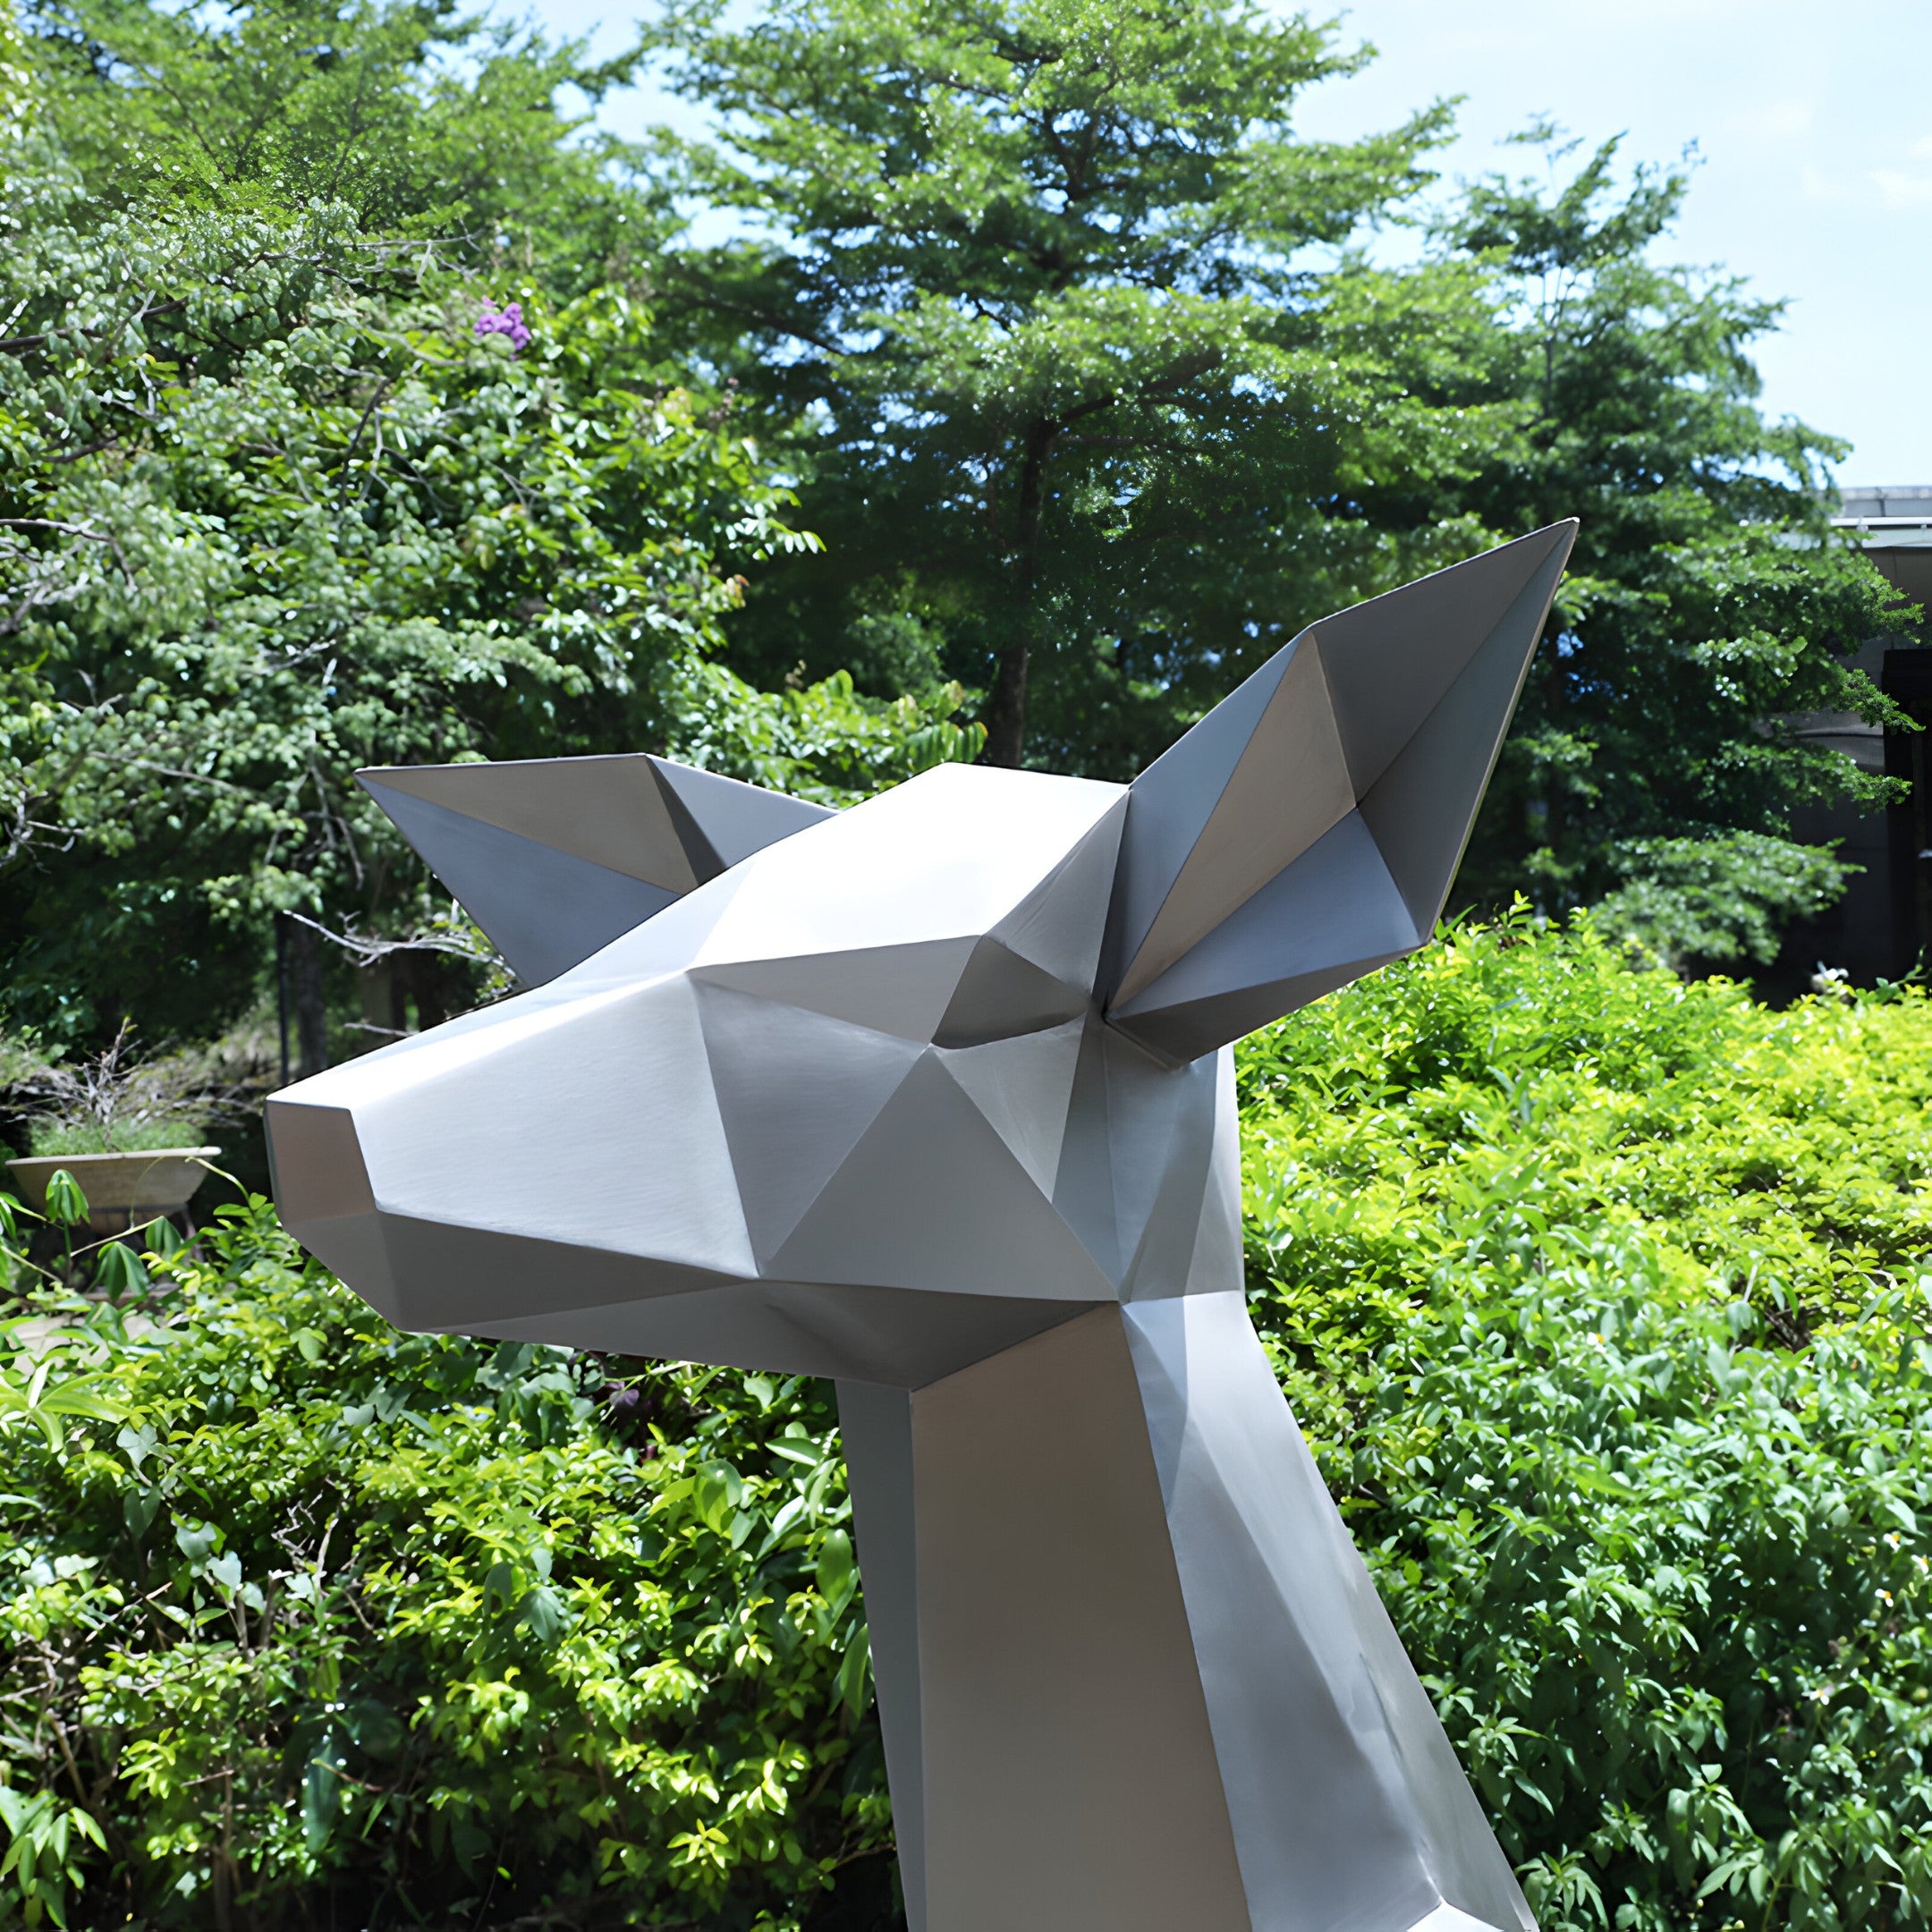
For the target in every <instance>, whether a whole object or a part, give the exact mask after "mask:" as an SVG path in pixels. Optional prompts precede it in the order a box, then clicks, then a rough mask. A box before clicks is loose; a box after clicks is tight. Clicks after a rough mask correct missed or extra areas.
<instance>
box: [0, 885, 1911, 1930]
mask: <svg viewBox="0 0 1932 1932" xmlns="http://www.w3.org/2000/svg"><path fill="white" fill-rule="evenodd" d="M1239 1065H1240V1076H1241V1090H1242V1097H1243V1119H1244V1132H1245V1134H1246V1139H1247V1158H1248V1189H1249V1260H1250V1295H1251V1301H1252V1305H1253V1309H1254V1312H1255V1315H1256V1318H1257V1320H1258V1324H1259V1326H1260V1327H1261V1329H1262V1332H1263V1335H1264V1339H1265V1341H1266V1343H1267V1346H1268V1347H1269V1349H1270V1351H1271V1352H1272V1353H1273V1355H1274V1358H1275V1361H1276V1364H1277V1367H1278V1369H1279V1372H1280V1374H1281V1376H1282V1377H1283V1380H1284V1385H1286V1387H1287V1388H1288V1390H1289V1394H1290V1397H1291V1400H1292V1402H1293V1403H1294V1406H1295V1408H1296V1410H1297V1412H1298V1413H1299V1414H1300V1415H1301V1418H1302V1419H1303V1421H1304V1424H1305V1425H1306V1426H1307V1428H1308V1429H1309V1436H1310V1438H1311V1440H1312V1442H1313V1444H1314V1446H1315V1450H1316V1453H1317V1454H1318V1458H1319V1459H1320V1461H1321V1463H1322V1467H1323V1470H1324V1472H1325V1474H1326V1477H1327V1479H1328V1480H1329V1482H1330V1484H1331V1486H1332V1487H1333V1488H1334V1490H1335V1494H1336V1496H1338V1497H1339V1498H1340V1500H1341V1502H1342V1504H1343V1510H1344V1513H1346V1514H1347V1516H1348V1517H1349V1520H1350V1521H1351V1523H1352V1527H1353V1529H1354V1530H1355V1533H1356V1535H1357V1537H1358V1538H1359V1539H1360V1542H1361V1544H1362V1546H1363V1547H1364V1550H1365V1552H1366V1553H1367V1555H1368V1556H1369V1563H1370V1566H1371V1568H1372V1569H1373V1571H1374V1572H1375V1574H1376V1577H1377V1582H1378V1585H1379V1587H1380V1588H1381V1589H1382V1591H1383V1594H1384V1596H1385V1600H1386V1601H1387V1602H1388V1604H1389V1606H1390V1609H1391V1611H1392V1612H1393V1614H1394V1617H1395V1621H1396V1623H1397V1625H1398V1627H1399V1628H1400V1630H1401V1631H1402V1635H1403V1638H1404V1640H1405V1641H1406V1642H1407V1643H1408V1645H1409V1647H1410V1649H1411V1655H1412V1656H1413V1657H1415V1659H1416V1661H1417V1664H1418V1666H1419V1668H1420V1669H1421V1670H1422V1671H1423V1672H1424V1674H1425V1677H1426V1679H1427V1681H1428V1682H1429V1683H1430V1685H1431V1688H1432V1690H1433V1691H1434V1692H1435V1694H1436V1699H1437V1702H1438V1705H1439V1707H1440V1708H1441V1709H1442V1711H1443V1713H1444V1716H1445V1721H1446V1723H1447V1724H1448V1725H1449V1728H1450V1731H1451V1733H1452V1735H1453V1738H1454V1740H1455V1741H1456V1744H1457V1747H1458V1749H1459V1750H1460V1751H1461V1752H1462V1758H1463V1762H1464V1763H1465V1764H1466V1765H1467V1766H1468V1767H1470V1772H1471V1775H1472V1776H1473V1777H1474V1780H1475V1782H1476V1784H1477V1787H1478V1790H1479V1792H1480V1793H1481V1795H1482V1797H1483V1799H1484V1800H1485V1801H1486V1803H1487V1806H1488V1807H1489V1809H1490V1812H1491V1815H1492V1816H1493V1818H1495V1819H1496V1825H1497V1828H1498V1831H1499V1833H1500V1835H1501V1836H1502V1838H1503V1840H1504V1843H1505V1845H1506V1846H1507V1848H1508V1850H1509V1852H1510V1853H1511V1856H1512V1857H1513V1859H1514V1860H1516V1861H1517V1863H1518V1867H1519V1868H1520V1869H1521V1871H1522V1873H1523V1875H1524V1879H1525V1883H1526V1885H1528V1887H1529V1889H1530V1893H1531V1894H1532V1897H1533V1898H1534V1900H1535V1902H1536V1903H1537V1907H1538V1912H1539V1914H1540V1916H1541V1919H1542V1922H1543V1925H1544V1928H1545V1932H1571V1928H1575V1932H1590V1928H1599V1927H1601V1928H1610V1927H1615V1928H1620V1932H1664V1928H1672V1932H1726V1928H1732V1932H1739V1928H1747V1927H1748V1928H1750V1932H1780V1928H1794V1932H1797V1928H1802V1932H1814V1928H1815V1932H1839V1928H1843V1932H1855V1928H1860V1932H1861V1928H1872V1932H1879V1928H1884V1932H1890V1928H1894V1927H1897V1928H1906V1927H1918V1926H1926V1925H1928V1924H1932V1779H1928V1771H1927V1762H1928V1750H1932V1715H1928V1712H1932V1701H1928V1697H1932V1667H1928V1665H1932V1659H1928V1652H1927V1646H1926V1643H1925V1641H1924V1640H1923V1639H1922V1638H1921V1636H1920V1625H1921V1623H1922V1621H1923V1619H1924V1617H1925V1615H1926V1614H1927V1612H1928V1607H1932V1603H1928V1590H1932V1583H1928V1576H1927V1568H1928V1555H1932V1552H1928V1546H1927V1538H1926V1536H1925V1532H1924V1530H1923V1528H1922V1527H1921V1520H1922V1519H1923V1517H1924V1516H1925V1515H1926V1513H1927V1511H1928V1508H1932V1446H1928V1444H1927V1441H1926V1438H1925V1432H1924V1431H1923V1430H1922V1428H1920V1426H1919V1418H1920V1414H1921V1412H1922V1411H1923V1408H1924V1405H1925V1402H1926V1397H1927V1374H1928V1370H1927V1366H1926V1363H1925V1360H1923V1356H1922V1343H1921V1339H1920V1336H1921V1332H1922V1331H1923V1330H1925V1329H1926V1328H1927V1327H1928V1325H1932V1294H1928V1281H1927V1280H1926V1278H1925V1276H1926V1274H1927V1271H1928V1250H1932V1241H1928V1234H1932V1192H1928V1187H1932V1132H1928V1126H1927V1121H1928V1112H1927V1108H1928V1101H1932V1006H1928V1003H1927V1001H1926V1000H1925V999H1924V998H1923V997H1922V996H1920V995H1919V994H1918V993H1916V992H1897V993H1894V994H1891V995H1888V996H1885V997H1876V996H1873V997H1865V998H1859V999H1841V998H1835V997H1834V998H1826V999H1818V1000H1812V1001H1806V1002H1802V1003H1801V1004H1798V1005H1796V1006H1794V1007H1792V1009H1790V1010H1789V1011H1787V1012H1784V1013H1773V1012H1770V1011H1768V1010H1767V1009H1765V1008H1763V1007H1760V1006H1758V1005H1757V1004H1754V1003H1753V1002H1752V1001H1751V1000H1750V997H1749V996H1748V995H1747V994H1746V993H1745V992H1744V991H1743V990H1742V989H1741V988H1740V987H1734V986H1731V985H1727V984H1725V983H1723V982H1718V981H1710V982H1705V983H1702V984H1698V985H1692V986H1685V985H1682V984H1680V983H1679V982H1678V981H1677V980H1676V979H1673V978H1671V977H1670V976H1668V975H1666V974H1663V973H1658V972H1651V971H1640V970H1633V969H1632V968H1631V965H1630V963H1629V962H1628V960H1627V958H1626V956H1625V955H1624V954H1623V953H1622V952H1620V951H1619V950H1618V949H1617V948H1616V947H1614V945H1610V944H1609V943H1607V942H1606V940H1605V939H1604V938H1602V937H1601V936H1599V935H1598V934H1597V932H1595V931H1594V930H1593V929H1592V928H1590V927H1589V925H1588V924H1583V925H1580V926H1578V927H1576V928H1572V929H1571V930H1568V931H1558V930H1552V929H1547V928H1542V927H1540V926H1538V924H1537V923H1536V922H1534V921H1533V920H1530V919H1528V918H1527V917H1525V916H1521V915H1519V916H1518V917H1515V918H1513V919H1510V920H1507V921H1504V923H1503V924H1501V925H1499V926H1496V927H1493V928H1470V929H1463V930H1459V931H1455V932H1453V933H1451V934H1449V935H1447V936H1445V938H1444V939H1443V941H1442V942H1441V943H1440V944H1438V945H1436V946H1434V947H1431V948H1430V949H1429V950H1428V952H1427V953H1423V954H1421V955H1419V957H1417V958H1416V959H1415V960H1413V961H1411V962H1407V963H1405V964H1404V965H1402V966H1400V967H1397V968H1394V969H1392V970H1388V971H1385V972H1384V973H1381V974H1379V975H1377V976H1376V977H1375V978H1374V979H1370V980H1368V981H1366V982H1364V983H1363V984H1362V985H1360V986H1359V987H1354V988H1352V989H1351V990H1350V991H1348V992H1347V993H1344V994H1342V995H1339V996H1335V998H1332V999H1329V1000H1326V1001H1324V1002H1322V1003H1321V1004H1319V1005H1318V1006H1316V1007H1314V1008H1312V1009H1310V1010H1309V1012H1307V1013H1303V1014H1301V1015H1299V1016H1297V1017H1296V1018H1295V1019H1294V1020H1292V1021H1288V1022H1285V1023H1284V1024H1283V1025H1281V1026H1279V1027H1276V1028H1274V1029H1271V1030H1269V1031H1268V1032H1267V1033H1266V1034H1263V1035H1261V1036H1259V1037H1258V1038H1256V1039H1255V1040H1254V1041H1252V1042H1250V1044H1249V1045H1248V1046H1247V1047H1245V1048H1244V1049H1243V1050H1242V1052H1241V1056H1240V1062H1239ZM149 1266H150V1267H151V1268H152V1269H153V1270H154V1272H155V1274H156V1275H157V1286H156V1290H155V1293H156V1296H157V1301H156V1303H155V1305H156V1306H157V1308H159V1309H162V1310H163V1311H164V1312H165V1320H164V1321H163V1323H162V1325H161V1326H160V1327H159V1328H158V1329H148V1328H145V1327H143V1326H142V1325H141V1324H140V1323H130V1325H129V1329H130V1330H131V1332H128V1331H123V1329H122V1328H121V1327H120V1326H118V1319H117V1318H116V1317H115V1316H114V1314H113V1312H112V1311H111V1310H106V1311H100V1310H97V1311H96V1312H95V1313H94V1314H93V1315H92V1316H91V1317H90V1318H89V1319H88V1321H87V1322H86V1323H85V1324H84V1325H83V1326H79V1327H72V1326H70V1327H67V1328H64V1329H62V1330H60V1331H58V1333H59V1334H60V1335H63V1336H64V1337H65V1339H64V1341H61V1342H60V1343H57V1344H55V1346H54V1349H53V1360H52V1364H51V1366H50V1367H49V1369H48V1372H47V1374H46V1375H45V1376H44V1377H37V1376H36V1374H35V1372H34V1369H33V1367H32V1364H31V1362H30V1360H28V1359H27V1358H26V1357H24V1356H22V1357H20V1358H18V1359H16V1360H15V1361H14V1362H13V1366H12V1367H11V1368H10V1369H4V1370H0V1429H4V1430H10V1431H11V1433H10V1434H8V1435H6V1436H5V1448H6V1453H7V1454H8V1457H9V1462H10V1473H9V1477H8V1479H7V1492H6V1494H4V1496H0V1714H4V1715H0V1831H4V1852H0V1922H18V1921H19V1920H21V1919H28V1918H30V1917H31V1915H33V1914H34V1913H36V1912H38V1914H40V1915H41V1916H42V1917H56V1916H57V1915H58V1913H59V1912H60V1911H64V1912H65V1914H66V1917H67V1920H68V1922H69V1923H71V1924H73V1925H74V1926H76V1927H77V1928H78V1927H80V1925H83V1924H84V1925H87V1926H89V1927H92V1926H101V1927H106V1926H107V1925H115V1926H119V1925H122V1924H123V1923H125V1922H127V1921H128V1920H129V1918H130V1915H131V1918H132V1922H133V1923H135V1924H137V1925H140V1926H144V1927H148V1928H153V1932H160V1928H175V1927H182V1928H186V1927H199V1926H202V1925H208V1924H222V1923H226V1924H231V1925H233V1926H235V1927H238V1928H239V1927H251V1926H252V1927H265V1928H266V1927H280V1926H282V1925H285V1924H294V1923H301V1922H316V1923H321V1922H326V1921H328V1920H329V1919H331V1918H332V1917H333V1919H334V1921H335V1922H336V1923H340V1924H343V1925H348V1924H355V1925H364V1926H369V1927H371V1928H377V1927H382V1928H386V1927H389V1926H394V1925H404V1924H414V1923H427V1924H429V1925H435V1926H439V1927H440V1926H447V1927H450V1928H454V1927H456V1926H458V1925H462V1926H464V1927H476V1928H481V1927H487V1926H497V1927H503V1926H506V1925H508V1924H511V1923H513V1922H516V1921H518V1920H521V1921H522V1922H525V1923H530V1922H535V1921H538V1920H539V1919H540V1917H541V1914H543V1913H544V1912H546V1911H550V1912H553V1913H554V1914H555V1915H557V1920H556V1922H567V1923H570V1924H572V1925H577V1926H585V1927H590V1926H600V1925H606V1924H624V1925H651V1926H657V1927H659V1928H670V1927H691V1928H699V1927H702V1928H708V1932H730V1928H750V1927H752V1926H767V1927H770V1928H793V1927H800V1926H801V1925H802V1924H803V1923H804V1922H805V1921H806V1920H807V1919H809V1920H810V1922H811V1924H812V1926H813V1927H814V1928H815V1932H817V1928H826V1927H829V1926H830V1925H832V1924H835V1923H837V1924H843V1925H857V1924H860V1923H863V1924H865V1925H867V1926H868V1927H870V1926H872V1925H876V1924H883V1923H884V1922H885V1919H884V1918H883V1916H882V1914H884V1913H885V1911H887V1910H888V1908H887V1906H886V1903H885V1898H884V1895H883V1884H882V1879H883V1875H882V1873H881V1871H880V1864H881V1860H880V1858H879V1854H880V1853H881V1852H883V1851H884V1850H885V1848H886V1847H888V1846H889V1843H890V1836H889V1832H890V1825H889V1818H888V1816H887V1810H886V1805H885V1784H884V1772H883V1767H882V1764H881V1761H880V1757H879V1751H878V1745H877V1732H876V1728H875V1726H874V1724H873V1723H872V1720H871V1717H870V1714H869V1709H868V1696H869V1690H868V1684H867V1682H866V1679H865V1676H864V1664H863V1659H864V1647H863V1643H862V1632H863V1624H862V1623H861V1622H860V1618H861V1616H862V1610H861V1608H860V1603H859V1600H858V1598H857V1597H856V1596H855V1595H854V1594H853V1590H854V1581H855V1580H854V1578H853V1575H852V1555H851V1544H850V1542H849V1540H848V1531H847V1529H846V1503H845V1497H844V1489H843V1471H842V1470H841V1468H840V1466H839V1463H838V1461H837V1457H836V1435H835V1422H834V1417H833V1413H832V1410H831V1405H830V1400H829V1393H828V1391H826V1389H825V1388H824V1387H823V1386H822V1385H818V1384H815V1383H810V1382H803V1381H790V1382H777V1381H773V1380H770V1379H767V1378H763V1377H755V1376H744V1375H740V1374H736V1373H730V1374H716V1375H709V1374H706V1373H704V1372H702V1371H698V1370H692V1369H681V1368H675V1367H672V1368H657V1369H642V1368H640V1367H639V1366H638V1365H626V1366H624V1367H623V1369H622V1372H620V1368H619V1365H614V1364H612V1363H608V1362H605V1361H600V1360H597V1358H593V1357H588V1356H576V1357H572V1356H570V1355H567V1354H565V1353H564V1352H562V1351H552V1350H541V1349H531V1348H527V1347H502V1348H499V1347H493V1346H491V1345H490V1344H487V1343H470V1342H463V1341H457V1340H434V1339H424V1338H420V1337H408V1336H400V1335H395V1334H394V1333H393V1332H392V1331H390V1330H389V1329H388V1328H386V1326H385V1325H384V1324H383V1323H382V1322H381V1321H379V1320H378V1319H377V1318H376V1317H374V1316H373V1315H371V1314H370V1313H369V1311H368V1310H367V1309H364V1308H363V1306H362V1305H361V1304H360V1302H359V1301H356V1300H355V1299H354V1298H353V1297H352V1296H350V1295H349V1294H347V1293H346V1292H343V1291H342V1290H341V1289H339V1288H337V1287H335V1285H334V1284H331V1283H330V1282H329V1281H328V1280H327V1278H326V1276H325V1275H323V1274H322V1273H321V1271H320V1270H319V1269H318V1268H316V1267H313V1266H310V1265H305V1264H302V1263H301V1261H300V1260H299V1259H298V1258H297V1257H296V1256H295V1254H294V1252H293V1250H292V1247H291V1246H290V1244H289V1243H288V1242H287V1241H286V1239H285V1238H284V1236H282V1235H281V1234H280V1233H279V1232H278V1231H277V1230H276V1229H275V1226H274V1224H273V1221H272V1219H271V1217H269V1216H268V1215H267V1212H266V1210H265V1209H262V1208H259V1207H258V1208H255V1209H253V1210H251V1211H250V1212H248V1213H244V1214H232V1215H230V1216H228V1218H227V1219H226V1221H225V1224H224V1226H223V1228H222V1230H221V1231H220V1232H219V1233H216V1234H215V1235H214V1236H212V1237H209V1238H205V1240H204V1242H203V1244H202V1246H201V1248H200V1249H199V1250H195V1251H193V1252H191V1253H184V1254H182V1255H176V1256H174V1257H172V1258H168V1259H166V1260H165V1261H163V1260H161V1259H159V1258H150V1263H149ZM30 1333H35V1334H38V1335H42V1337H43V1339H40V1340H37V1341H36V1342H35V1343H34V1346H35V1347H36V1348H37V1349H39V1350H40V1351H42V1354H41V1360H45V1359H46V1353H45V1352H46V1349H47V1343H46V1342H45V1340H44V1329H43V1330H42V1331H27V1330H16V1332H15V1345H16V1346H17V1347H18V1346H21V1345H22V1344H24V1343H25V1342H26V1340H27V1338H28V1335H29V1334H30ZM860 1875H869V1877H870V1878H871V1879H872V1880H873V1881H875V1882H877V1884H878V1892H877V1894H876V1895H875V1896H874V1897H873V1898H872V1900H871V1901H870V1902H869V1904H868V1906H867V1907H866V1910H865V1911H864V1912H863V1913H860V1911H856V1910H854V1911H848V1910H847V1902H848V1901H850V1899H851V1898H852V1890H853V1883H852V1881H853V1880H854V1879H855V1877H858V1876H860Z"/></svg>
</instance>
